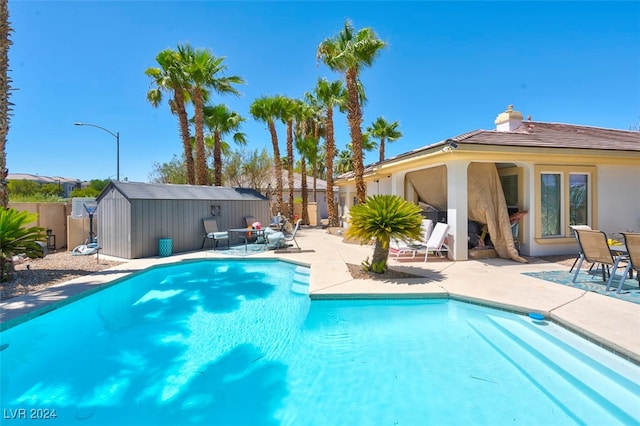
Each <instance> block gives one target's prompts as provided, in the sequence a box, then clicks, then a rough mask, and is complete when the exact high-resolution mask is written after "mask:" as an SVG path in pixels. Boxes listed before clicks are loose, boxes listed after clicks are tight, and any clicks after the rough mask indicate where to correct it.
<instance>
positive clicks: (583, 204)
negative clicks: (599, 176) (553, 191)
mask: <svg viewBox="0 0 640 426" xmlns="http://www.w3.org/2000/svg"><path fill="white" fill-rule="evenodd" d="M588 184H589V176H588V175H586V174H578V173H571V174H569V225H587V224H588V223H589V216H588V215H589V185H588Z"/></svg>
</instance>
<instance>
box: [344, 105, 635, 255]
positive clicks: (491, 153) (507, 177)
mask: <svg viewBox="0 0 640 426" xmlns="http://www.w3.org/2000/svg"><path fill="white" fill-rule="evenodd" d="M495 124H496V128H495V129H494V130H474V131H471V132H467V133H463V134H461V135H458V136H453V137H451V138H448V139H446V140H443V141H439V142H437V143H434V144H432V145H429V146H426V147H423V148H419V149H415V150H413V151H410V152H406V153H404V154H400V155H398V156H395V157H393V158H389V159H387V160H385V161H382V162H378V163H375V164H372V165H369V166H367V167H366V169H365V174H364V179H365V183H366V184H367V195H368V196H370V195H374V194H394V195H399V196H401V197H403V198H405V199H406V200H408V201H411V202H413V203H416V204H419V205H421V206H422V207H423V208H424V211H425V215H427V216H429V215H430V216H431V217H432V218H434V219H435V220H440V221H446V222H447V223H448V224H449V225H450V226H451V229H450V234H449V246H450V248H451V251H450V254H449V256H450V257H451V258H452V259H454V260H466V259H468V258H469V256H470V253H471V252H472V250H473V249H471V248H470V247H469V246H470V244H469V239H470V235H469V234H470V233H469V228H470V226H472V227H474V226H475V225H476V224H478V223H479V224H480V225H481V226H483V227H484V230H485V231H487V232H488V233H489V234H490V238H491V242H493V244H494V245H495V246H496V251H497V254H498V255H499V256H500V257H504V258H512V259H515V260H519V261H524V259H522V258H521V257H520V255H526V256H544V255H557V254H570V253H576V250H577V247H576V241H575V238H574V235H573V234H572V231H571V229H570V228H569V226H570V225H572V224H586V225H590V226H591V227H592V228H594V229H600V230H603V231H605V232H606V233H607V235H609V236H614V237H615V236H619V233H620V232H625V231H635V232H640V197H639V194H640V132H638V131H629V130H614V129H604V128H597V127H589V126H582V125H572V124H561V123H548V122H537V121H531V120H523V117H522V114H521V113H520V112H518V111H515V110H514V109H513V107H512V106H509V107H508V108H507V110H506V111H504V112H502V113H501V114H499V115H498V116H497V118H496V119H495ZM336 185H338V187H339V209H340V210H339V211H340V214H341V215H342V218H343V220H344V221H345V223H346V224H347V226H348V215H349V207H351V206H353V204H354V202H355V195H356V190H355V182H354V176H353V172H350V173H348V174H344V175H342V176H340V177H339V178H338V179H337V181H336ZM515 212H520V215H519V216H521V217H520V219H519V221H517V223H518V226H517V227H516V228H515V230H517V233H516V238H515V240H514V238H513V234H512V232H513V231H514V228H511V221H510V215H512V214H513V213H515ZM525 213H526V214H525ZM512 217H513V216H512ZM470 221H473V222H470Z"/></svg>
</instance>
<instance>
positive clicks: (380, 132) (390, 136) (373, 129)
mask: <svg viewBox="0 0 640 426" xmlns="http://www.w3.org/2000/svg"><path fill="white" fill-rule="evenodd" d="M399 125H400V123H399V122H397V121H394V122H393V123H389V122H388V121H387V120H385V119H384V117H378V118H377V119H376V121H374V122H373V123H372V124H371V126H369V127H367V133H369V134H370V135H371V136H372V137H374V138H376V139H378V140H379V141H380V143H379V144H378V146H379V147H380V161H384V143H385V141H389V142H395V141H397V140H398V139H400V138H401V137H402V132H400V131H399V130H398V126H399Z"/></svg>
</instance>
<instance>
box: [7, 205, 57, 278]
mask: <svg viewBox="0 0 640 426" xmlns="http://www.w3.org/2000/svg"><path fill="white" fill-rule="evenodd" d="M37 219H38V215H37V214H36V213H29V212H27V211H18V210H16V209H0V282H4V281H6V280H8V279H9V276H10V274H11V273H12V272H13V263H12V260H13V256H15V255H18V254H22V253H24V254H25V255H26V256H28V257H42V255H43V252H42V247H41V246H40V245H39V244H38V242H45V241H46V239H47V236H46V234H45V233H44V228H40V227H37V226H30V227H26V226H25V225H26V224H28V223H31V222H35V221H36V220H37Z"/></svg>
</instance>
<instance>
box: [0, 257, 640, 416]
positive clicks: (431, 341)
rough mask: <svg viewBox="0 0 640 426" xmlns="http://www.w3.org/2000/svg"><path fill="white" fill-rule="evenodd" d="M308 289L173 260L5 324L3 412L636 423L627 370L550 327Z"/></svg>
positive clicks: (288, 280) (286, 269)
mask: <svg viewBox="0 0 640 426" xmlns="http://www.w3.org/2000/svg"><path fill="white" fill-rule="evenodd" d="M307 286H308V269H307V268H305V267H301V266H297V265H294V264H291V263H286V262H278V261H274V260H253V261H231V262H230V261H219V260H209V261H198V262H184V263H181V264H176V265H172V266H169V267H159V268H155V269H151V270H149V271H147V272H145V273H143V274H139V275H136V276H133V277H132V278H130V279H127V280H125V281H123V282H121V283H119V284H117V285H114V286H112V287H109V288H107V289H105V290H103V291H100V292H98V293H95V294H94V295H91V296H89V297H86V298H84V299H81V300H79V301H77V302H74V303H72V304H69V305H67V306H64V307H61V308H59V309H57V310H55V311H52V312H50V313H47V314H45V315H43V316H41V317H38V318H35V319H33V320H30V321H27V322H25V323H23V324H20V325H18V326H15V327H13V328H10V329H8V330H6V331H4V332H2V333H1V334H0V336H1V339H2V340H1V343H2V344H3V345H8V346H6V348H5V349H4V350H2V351H1V352H0V362H1V365H2V371H1V380H2V386H1V388H0V390H1V403H2V409H3V418H4V419H11V424H20V423H21V422H24V423H27V422H30V421H32V420H30V419H29V418H30V417H31V416H32V415H33V416H36V417H38V416H40V418H42V417H44V416H45V415H49V416H50V414H51V412H52V410H55V415H56V420H57V424H64V425H67V424H70V425H75V424H77V425H114V424H118V425H139V424H153V425H190V424H216V425H224V424H229V425H244V424H247V425H272V424H273V425H276V424H284V425H298V424H302V425H335V424H371V425H379V424H383V425H385V424H390V425H394V424H398V425H413V424H416V425H417V424H426V423H435V424H438V423H439V424H442V423H446V424H505V423H519V424H534V423H535V424H554V425H558V424H586V423H589V424H608V425H611V424H630V423H632V422H633V421H637V419H638V418H640V408H638V407H640V404H638V395H640V385H639V383H640V368H639V367H638V366H636V365H633V364H631V363H629V362H627V361H625V360H623V359H621V358H618V357H616V356H614V355H613V354H611V353H609V352H607V351H605V350H603V349H601V348H599V347H597V346H595V345H593V344H591V343H589V342H586V341H584V340H583V339H581V338H579V337H577V336H575V335H573V334H571V333H569V332H567V331H566V330H564V329H562V328H560V327H556V326H555V325H553V324H546V323H545V324H544V325H540V324H534V323H533V322H532V321H531V320H530V319H528V318H526V317H523V316H520V315H516V314H511V313H508V312H502V311H496V310H492V309H489V308H485V307H481V306H476V305H471V304H466V303H461V302H457V301H452V300H441V299H439V300H351V301H348V300H347V301H330V300H329V301H310V299H309V297H308V296H307V290H308V289H307ZM20 410H24V411H20ZM22 413H24V415H25V416H26V419H21V418H20V417H21V415H22ZM55 423H56V422H54V423H53V424H55Z"/></svg>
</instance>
